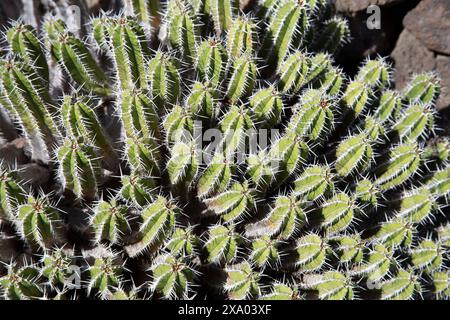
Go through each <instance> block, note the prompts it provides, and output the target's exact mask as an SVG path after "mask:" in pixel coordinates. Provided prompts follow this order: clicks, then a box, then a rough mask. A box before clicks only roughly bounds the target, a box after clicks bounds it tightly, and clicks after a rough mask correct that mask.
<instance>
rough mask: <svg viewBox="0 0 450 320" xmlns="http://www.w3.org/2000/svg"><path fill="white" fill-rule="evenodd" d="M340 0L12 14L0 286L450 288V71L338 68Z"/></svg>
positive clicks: (311, 290)
mask: <svg viewBox="0 0 450 320" xmlns="http://www.w3.org/2000/svg"><path fill="white" fill-rule="evenodd" d="M328 2H329V1H326V0H282V1H274V0H260V1H251V2H250V3H249V4H248V5H247V6H246V7H245V13H244V12H243V11H242V8H239V1H236V0H208V1H204V0H170V1H154V0H126V1H124V4H125V8H124V10H123V11H120V12H118V13H117V14H112V13H110V12H103V13H101V14H100V15H99V16H96V17H91V18H90V19H86V20H85V21H90V23H89V25H87V26H86V31H87V34H86V37H83V39H81V38H79V37H78V35H76V34H75V33H71V32H69V31H68V27H67V26H66V25H65V24H64V23H63V22H62V21H60V20H53V19H48V20H47V21H45V23H44V24H43V26H42V28H40V31H38V30H35V29H34V28H33V27H31V26H28V25H25V24H23V23H21V22H14V23H12V24H11V26H10V27H9V29H8V30H7V31H6V32H5V33H4V34H3V38H4V39H2V40H4V41H0V42H1V43H2V44H4V46H2V54H1V59H0V108H1V109H2V110H1V112H2V113H3V112H6V115H7V116H8V117H9V118H10V119H11V120H12V125H13V126H15V127H17V129H18V130H17V132H18V135H19V136H21V137H23V139H21V141H22V140H23V141H26V143H25V149H24V154H25V157H24V158H25V160H23V159H22V157H21V158H20V159H19V158H17V157H15V156H14V157H13V159H12V160H13V161H8V162H6V161H5V162H3V163H2V164H1V169H0V225H1V233H2V235H1V238H2V239H3V238H4V237H7V238H8V241H6V240H5V241H4V243H5V244H6V245H7V246H11V247H8V248H7V249H8V251H11V252H12V253H13V254H12V255H11V256H12V257H13V258H12V261H11V263H10V264H6V265H5V266H4V267H2V268H0V293H1V295H0V299H48V300H58V299H91V300H94V299H108V300H127V299H130V300H131V299H191V298H195V299H216V300H217V299H239V300H240V299H262V300H272V299H273V300H275V299H277V300H298V299H336V300H337V299H340V300H343V299H360V298H362V299H366V298H375V299H449V272H448V269H449V259H448V249H449V247H450V222H449V217H448V214H447V211H448V205H449V203H450V202H449V197H450V175H449V170H450V166H449V165H450V148H449V145H450V144H449V139H448V137H445V136H444V135H443V134H444V130H441V129H440V128H439V123H440V122H439V121H437V118H438V117H439V115H438V111H437V110H436V101H437V98H438V95H439V92H440V90H441V89H440V80H439V78H438V76H437V75H436V74H433V73H425V74H417V75H413V76H412V78H411V80H410V83H409V85H407V87H406V88H405V89H404V90H403V91H402V92H398V91H395V90H393V77H392V74H393V69H392V66H391V65H390V64H389V63H388V61H387V60H386V59H385V58H382V57H378V58H375V59H367V60H366V61H364V62H363V63H362V65H361V66H360V67H359V69H358V70H356V72H355V76H353V77H351V76H349V75H347V74H345V73H344V71H343V70H342V69H341V68H340V66H339V65H338V64H337V60H336V59H335V58H336V54H337V53H338V52H339V50H340V49H341V48H343V47H345V46H346V45H347V43H348V40H349V26H348V24H347V22H346V21H345V20H344V19H342V18H338V17H336V16H334V15H333V12H332V10H330V7H329V6H328ZM0 129H2V128H0ZM6 149H7V148H6ZM6 149H5V150H6ZM2 150H3V148H2ZM28 156H30V157H29V158H30V159H29V160H30V161H31V162H30V163H24V161H25V162H27V161H28ZM14 160H17V164H16V163H14ZM19 160H20V161H19ZM34 168H39V169H42V170H43V171H45V173H48V177H47V176H46V177H44V178H43V179H39V178H40V177H36V176H34V174H32V176H31V179H30V171H32V169H34ZM5 239H6V238H5ZM2 241H3V240H2ZM10 243H11V245H10ZM12 244H14V245H12ZM2 248H3V242H2ZM1 259H3V256H2V258H1ZM8 259H9V258H8ZM3 260H4V259H3ZM74 280H79V281H77V282H76V283H73V281H74Z"/></svg>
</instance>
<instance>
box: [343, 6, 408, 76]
mask: <svg viewBox="0 0 450 320" xmlns="http://www.w3.org/2000/svg"><path fill="white" fill-rule="evenodd" d="M369 16H370V15H369V14H367V13H366V11H360V12H356V13H347V14H345V15H344V17H345V18H346V19H347V20H348V22H349V26H350V33H351V41H350V43H349V44H348V45H346V46H344V48H342V50H341V51H340V53H339V55H338V57H337V60H338V63H340V64H344V65H346V66H347V65H348V66H358V65H359V64H360V62H361V61H362V60H364V58H366V57H368V56H371V57H374V56H376V55H378V54H379V55H383V56H386V55H389V53H390V52H391V51H392V49H393V48H394V46H395V42H396V40H397V37H398V35H399V33H400V31H401V30H400V28H401V27H402V26H401V20H400V21H399V20H398V18H396V17H397V13H396V12H395V10H391V8H385V9H382V12H381V18H382V20H381V29H379V30H378V29H372V30H371V29H369V28H368V27H367V19H368V18H369ZM346 71H347V72H350V73H351V72H352V70H346ZM353 71H354V70H353Z"/></svg>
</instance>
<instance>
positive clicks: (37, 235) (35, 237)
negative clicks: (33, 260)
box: [15, 196, 60, 249]
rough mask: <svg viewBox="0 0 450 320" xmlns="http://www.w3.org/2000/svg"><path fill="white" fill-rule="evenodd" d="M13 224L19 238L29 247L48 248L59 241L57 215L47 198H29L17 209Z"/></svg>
mask: <svg viewBox="0 0 450 320" xmlns="http://www.w3.org/2000/svg"><path fill="white" fill-rule="evenodd" d="M15 222H16V224H17V229H18V232H19V234H20V236H21V237H22V238H23V239H25V240H26V241H27V243H28V244H29V245H30V246H37V247H38V248H41V249H45V248H50V247H52V246H53V245H55V244H56V243H57V241H58V240H59V239H58V233H59V232H58V229H59V227H60V226H59V214H58V212H57V211H56V209H55V208H54V207H53V206H52V205H51V204H50V203H49V200H48V198H47V197H39V198H35V197H33V196H29V197H28V199H27V201H26V202H25V203H24V204H22V205H20V206H19V207H18V208H17V218H16V220H15Z"/></svg>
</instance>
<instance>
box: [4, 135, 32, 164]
mask: <svg viewBox="0 0 450 320" xmlns="http://www.w3.org/2000/svg"><path fill="white" fill-rule="evenodd" d="M26 146H27V140H26V139H25V138H18V139H15V140H13V141H11V142H9V143H6V144H4V145H3V146H2V147H1V148H0V162H3V163H4V164H6V165H8V166H10V167H13V166H15V165H21V164H25V163H28V161H29V159H28V157H27V156H26V153H25V148H26Z"/></svg>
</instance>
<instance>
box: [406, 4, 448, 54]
mask: <svg viewBox="0 0 450 320" xmlns="http://www.w3.org/2000/svg"><path fill="white" fill-rule="evenodd" d="M403 25H404V26H405V28H407V29H408V30H409V31H410V32H411V33H412V34H413V35H414V36H415V37H416V38H417V39H419V40H420V42H422V43H423V44H424V45H425V46H426V47H427V48H428V49H430V50H433V51H437V52H440V53H444V54H447V55H450V1H449V0H423V1H421V2H420V3H419V5H418V6H417V7H416V8H415V9H414V10H412V11H410V12H409V13H408V14H407V15H406V17H405V18H404V19H403Z"/></svg>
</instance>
